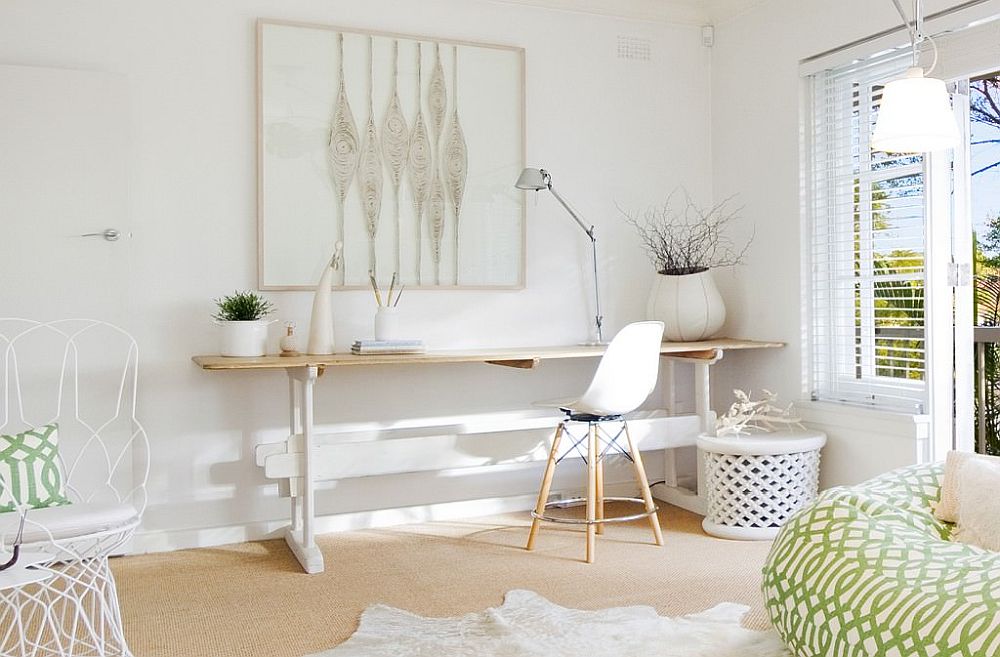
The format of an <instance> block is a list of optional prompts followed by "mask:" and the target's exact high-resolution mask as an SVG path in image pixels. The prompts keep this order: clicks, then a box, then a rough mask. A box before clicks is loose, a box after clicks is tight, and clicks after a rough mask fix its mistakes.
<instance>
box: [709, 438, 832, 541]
mask: <svg viewBox="0 0 1000 657" xmlns="http://www.w3.org/2000/svg"><path fill="white" fill-rule="evenodd" d="M825 444H826V434H824V433H823V432H821V431H811V430H800V431H779V432H774V433H756V434H750V435H742V436H738V437H735V436H725V437H722V438H718V437H715V436H707V435H704V434H703V435H701V436H699V437H698V448H699V449H700V450H702V452H704V457H705V459H704V462H705V490H706V492H707V498H708V499H707V502H708V513H707V514H706V515H705V520H704V521H703V522H702V527H703V528H704V529H705V531H706V532H708V533H709V534H711V535H712V536H718V537H720V538H730V539H737V540H749V541H762V540H770V539H772V538H774V537H775V535H776V534H777V533H778V529H780V528H781V526H782V525H783V524H784V523H785V521H787V520H788V518H789V517H791V515H792V514H793V513H795V512H796V511H798V510H799V509H801V508H802V507H803V506H805V505H806V504H808V503H809V502H811V501H812V500H814V499H815V498H816V494H817V492H818V490H819V458H820V449H822V447H823V445H825Z"/></svg>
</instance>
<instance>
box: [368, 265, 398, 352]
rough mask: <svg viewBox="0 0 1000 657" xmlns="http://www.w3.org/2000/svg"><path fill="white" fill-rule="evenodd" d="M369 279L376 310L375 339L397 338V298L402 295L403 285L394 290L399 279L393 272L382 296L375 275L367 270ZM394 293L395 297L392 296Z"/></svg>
mask: <svg viewBox="0 0 1000 657" xmlns="http://www.w3.org/2000/svg"><path fill="white" fill-rule="evenodd" d="M368 277H369V279H370V280H371V284H372V291H373V292H374V293H375V303H377V304H378V310H376V311H375V339H376V340H398V339H399V309H398V308H397V306H398V305H399V299H400V297H402V296H403V287H404V286H402V285H401V286H400V287H399V290H398V291H397V290H396V282H397V281H398V280H399V277H398V274H396V273H393V275H392V282H391V283H390V284H389V293H388V294H387V295H386V296H385V298H382V291H381V290H380V289H379V286H378V281H376V280H375V275H374V274H373V273H372V272H368ZM393 295H395V298H394V296H393Z"/></svg>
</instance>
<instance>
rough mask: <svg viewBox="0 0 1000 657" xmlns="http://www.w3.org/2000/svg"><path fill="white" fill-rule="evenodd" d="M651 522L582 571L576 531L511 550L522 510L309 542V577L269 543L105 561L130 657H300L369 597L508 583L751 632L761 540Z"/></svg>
mask: <svg viewBox="0 0 1000 657" xmlns="http://www.w3.org/2000/svg"><path fill="white" fill-rule="evenodd" d="M619 511H621V509H619ZM613 512H614V505H610V504H609V515H610V514H611V513H613ZM660 518H661V523H662V525H663V527H664V529H665V531H664V538H665V542H666V545H665V547H663V548H657V547H656V546H654V545H652V543H651V540H652V536H651V532H650V530H649V526H648V525H647V524H645V523H644V522H636V523H629V524H624V525H612V526H609V527H608V528H607V530H606V532H605V534H604V536H599V537H598V542H597V562H596V563H595V564H593V565H589V566H588V565H587V564H585V563H582V561H581V559H582V558H583V549H584V543H583V536H582V533H581V532H580V531H579V530H578V529H576V528H571V527H569V526H566V525H552V524H545V525H543V526H542V531H541V534H540V536H539V539H538V542H537V544H536V548H535V551H534V552H526V551H524V549H523V544H524V540H525V537H526V536H527V525H528V522H529V518H528V515H527V514H526V513H521V514H513V515H509V516H499V517H492V518H476V519H473V520H468V521H462V522H434V523H427V524H422V525H410V526H404V527H396V528H391V529H383V530H369V531H358V532H349V533H341V534H330V535H326V536H321V537H319V544H320V546H321V547H322V549H323V555H324V557H325V559H326V571H325V572H324V573H322V574H320V575H305V574H303V573H302V571H301V570H300V569H299V566H298V563H297V562H296V561H295V558H294V557H293V556H292V555H291V553H290V552H289V551H288V549H287V548H286V546H285V544H284V542H283V541H280V540H276V541H262V542H255V543H244V544H238V545H231V546H226V547H221V548H210V549H199V550H185V551H180V552H172V553H166V554H153V555H145V556H138V557H125V558H120V559H115V560H114V561H113V564H112V565H113V569H114V572H115V577H116V578H117V581H118V589H119V594H120V596H121V601H122V608H123V614H124V616H125V632H126V636H127V637H128V640H129V644H130V646H131V648H132V650H133V652H134V653H135V655H136V657H166V656H168V655H169V656H171V657H174V656H176V657H198V656H202V655H204V656H205V657H209V656H211V657H237V656H238V657H256V656H258V655H259V656H260V657H300V656H301V655H305V654H308V653H311V652H317V651H320V650H323V649H326V648H330V647H332V646H334V645H336V644H337V643H340V642H341V641H344V640H345V639H347V637H349V636H350V635H351V633H352V632H353V631H354V630H355V628H356V625H357V620H358V616H359V615H360V613H361V611H362V610H363V609H364V608H365V607H367V606H368V605H370V604H373V603H376V602H381V603H385V604H388V605H392V606H394V607H399V608H402V609H408V610H410V611H413V612H415V613H417V614H421V615H425V616H453V615H458V614H463V613H467V612H470V611H474V610H480V609H483V608H485V607H490V606H495V605H498V604H500V603H501V601H502V600H503V594H504V593H505V592H506V591H508V590H510V589H529V590H532V591H536V592H538V593H540V594H541V595H543V596H545V597H546V598H548V599H549V600H551V601H552V602H555V603H556V604H559V605H563V606H567V607H576V608H580V609H598V608H602V607H611V606H621V605H629V604H646V605H652V606H654V607H656V609H657V610H658V611H659V612H660V613H661V614H667V615H676V614H684V613H690V612H694V611H700V610H702V609H705V608H708V607H711V606H713V605H714V604H716V603H718V602H723V601H730V602H739V603H743V604H747V605H750V606H751V608H752V609H751V612H750V614H748V616H747V617H746V618H745V619H744V625H746V626H747V627H751V628H755V629H756V628H762V627H765V626H766V619H765V616H764V614H763V610H762V603H761V599H760V592H759V587H760V569H761V566H762V565H763V562H764V558H765V557H766V555H767V550H768V547H769V545H768V544H767V543H759V542H758V543H750V542H736V541H724V540H720V539H715V538H711V537H709V536H707V535H705V534H704V533H703V532H702V531H701V524H700V520H701V518H700V517H699V516H695V515H693V514H690V513H687V512H685V511H682V510H679V509H676V508H674V507H666V508H665V509H662V510H661V512H660Z"/></svg>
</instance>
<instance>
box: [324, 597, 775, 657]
mask: <svg viewBox="0 0 1000 657" xmlns="http://www.w3.org/2000/svg"><path fill="white" fill-rule="evenodd" d="M747 610H748V607H745V606H743V605H737V604H733V603H728V602H724V603H722V604H719V605H716V606H715V607H713V608H711V609H709V610H707V611H703V612H701V613H698V614H692V615H689V616H680V617H677V618H669V617H665V616H660V615H658V614H657V613H656V610H655V609H653V608H652V607H645V606H643V607H638V606H637V607H614V608H611V609H601V610H598V611H581V610H577V609H567V608H565V607H560V606H558V605H555V604H553V603H551V602H549V601H548V600H546V599H545V598H543V597H542V596H540V595H538V594H537V593H532V592H531V591H522V590H513V591H509V592H508V593H507V595H506V596H505V597H504V601H503V604H502V605H500V606H499V607H493V608H490V609H487V610H485V611H482V612H476V613H471V614H466V615H465V616H459V617H456V618H424V617H422V616H417V615H415V614H411V613H410V612H408V611H403V610H401V609H395V608H393V607H388V606H385V605H374V606H372V607H369V608H368V609H366V610H365V611H364V613H363V614H362V615H361V622H360V625H359V627H358V630H357V632H355V633H354V634H353V635H352V636H351V638H350V639H348V640H347V641H345V642H344V643H342V644H340V645H339V646H337V647H336V648H333V649H331V650H327V651H325V652H321V653H316V654H315V655H312V656H311V657H396V656H398V655H414V656H418V655H427V656H431V655H434V656H438V655H447V656H448V657H466V656H468V657H473V656H475V657H564V656H565V657H579V656H580V655H600V656H601V657H645V656H647V655H649V656H656V657H791V653H789V652H788V651H787V650H785V648H784V646H783V645H782V644H781V641H780V640H779V639H778V635H777V634H775V633H774V631H767V632H755V631H752V630H747V629H744V628H742V627H740V618H741V617H742V616H743V614H744V613H746V611H747Z"/></svg>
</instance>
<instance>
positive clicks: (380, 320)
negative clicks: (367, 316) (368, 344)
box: [375, 306, 399, 340]
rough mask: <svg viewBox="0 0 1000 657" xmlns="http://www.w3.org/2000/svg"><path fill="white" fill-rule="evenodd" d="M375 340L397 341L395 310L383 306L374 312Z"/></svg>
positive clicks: (397, 324)
mask: <svg viewBox="0 0 1000 657" xmlns="http://www.w3.org/2000/svg"><path fill="white" fill-rule="evenodd" d="M375 339H376V340H398V339H399V312H398V309H397V308H391V307H388V306H383V307H382V308H379V309H378V310H376V311H375Z"/></svg>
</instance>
